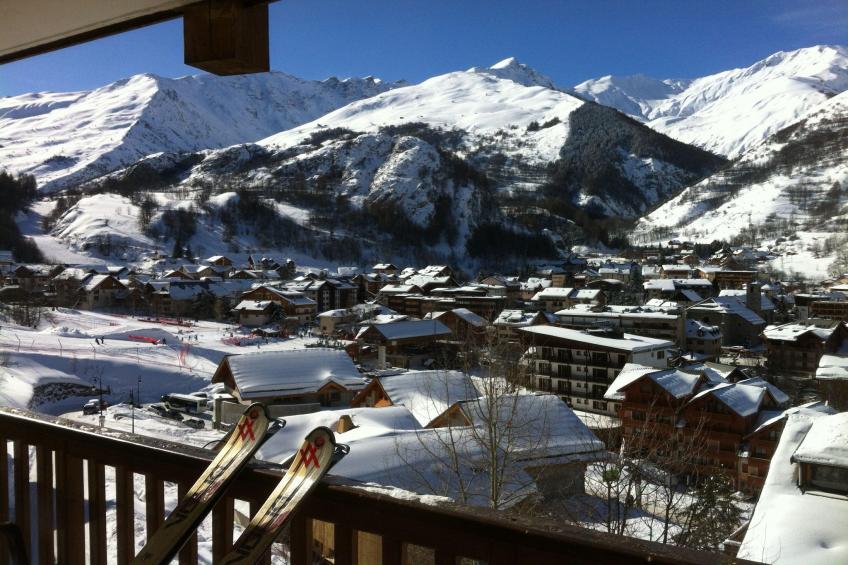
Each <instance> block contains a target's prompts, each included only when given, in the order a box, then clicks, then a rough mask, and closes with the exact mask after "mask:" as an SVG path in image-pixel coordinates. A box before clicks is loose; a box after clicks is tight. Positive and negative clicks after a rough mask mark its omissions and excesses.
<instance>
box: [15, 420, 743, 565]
mask: <svg viewBox="0 0 848 565" xmlns="http://www.w3.org/2000/svg"><path fill="white" fill-rule="evenodd" d="M282 433H285V432H282ZM9 443H11V444H12V449H11V451H12V457H13V459H14V461H13V464H12V469H13V471H12V473H8V472H7V469H8V468H9V463H10V461H9V457H10V453H9ZM32 454H34V456H35V465H34V471H35V473H34V474H35V476H36V478H35V480H34V481H32V480H31V479H30V476H31V471H30V458H31V456H32ZM212 456H213V453H212V452H211V451H208V450H204V449H198V448H193V447H186V446H185V445H179V444H175V443H171V442H167V441H162V440H157V439H153V438H148V437H142V436H136V435H132V434H127V433H123V432H119V431H115V430H108V429H106V430H101V429H98V428H96V427H93V426H90V425H86V424H80V423H75V422H71V421H68V420H63V419H60V418H54V417H50V416H43V415H38V414H35V413H33V412H29V411H25V410H17V409H10V408H0V522H3V521H5V520H7V519H8V520H11V521H12V522H14V523H16V524H17V525H18V526H19V528H20V529H21V531H22V532H23V537H24V542H25V547H26V551H27V552H28V554H29V555H30V557H31V558H36V559H33V562H38V563H54V562H58V563H69V564H77V563H86V562H91V563H98V564H99V563H107V562H117V563H127V562H129V560H130V559H132V557H133V554H134V552H135V536H136V525H135V520H136V514H135V508H134V506H135V498H136V496H137V493H136V492H134V490H135V489H134V484H135V478H136V475H142V476H143V477H144V485H145V488H144V496H143V497H141V498H142V499H143V506H144V508H145V524H144V525H145V528H144V531H145V532H146V536H149V535H150V534H151V533H152V532H153V531H155V530H156V529H157V528H158V527H159V526H160V525H161V523H162V521H163V519H164V508H165V500H164V498H165V482H166V481H168V482H171V483H176V484H177V485H178V490H179V491H181V492H184V491H185V490H186V488H187V487H188V486H190V485H191V484H192V483H193V482H194V480H195V479H196V478H197V476H198V475H199V474H200V472H201V471H202V469H203V468H204V467H205V466H206V464H207V463H208V461H209V460H210V459H211V458H212ZM112 468H113V469H114V476H115V495H114V502H113V501H112V500H107V490H106V477H107V476H111V473H112ZM107 470H108V473H109V474H110V475H107ZM10 475H11V476H10ZM279 477H280V472H279V471H277V470H274V469H272V468H269V466H268V465H264V464H262V463H261V462H257V463H255V464H251V465H250V466H248V467H247V468H246V469H245V470H244V471H243V472H242V473H241V475H240V476H239V477H238V478H237V480H236V481H235V484H234V485H233V487H232V488H231V490H230V491H229V492H228V494H227V496H226V497H225V498H224V499H222V500H221V501H220V502H219V503H218V504H217V506H216V507H215V508H214V510H213V512H212V518H211V520H212V528H211V532H212V543H211V553H212V556H213V561H216V560H218V559H219V558H220V557H221V556H223V555H224V554H226V552H227V551H228V550H229V549H230V548H231V545H232V541H233V526H234V511H233V507H234V501H235V500H244V501H248V502H249V503H250V508H251V511H254V510H256V509H257V508H258V504H260V503H261V502H262V501H263V500H264V498H265V496H266V495H267V494H268V493H269V492H270V491H271V489H272V488H273V486H274V485H275V484H276V483H277V481H278V480H279ZM10 479H11V483H13V485H14V486H13V489H12V492H13V497H14V499H13V500H10V498H9V496H8V494H7V493H9V492H10V491H9V487H10V486H11V485H10ZM54 485H55V486H54ZM32 491H34V492H35V496H34V497H33V498H31V497H30V496H29V493H30V492H32ZM32 501H34V502H32ZM11 502H13V503H14V504H13V508H14V511H13V512H12V515H11V516H10V515H9V514H10V508H11V507H12V505H10V503H11ZM113 506H114V509H115V512H116V524H115V527H116V529H117V532H116V533H117V535H116V538H117V551H116V554H114V555H107V549H108V546H107V523H106V516H107V507H109V508H111V507H113ZM54 508H55V511H54ZM31 524H33V525H35V527H31ZM86 532H87V533H88V535H86ZM54 534H55V539H54ZM287 539H288V542H287V543H288V546H287V547H288V555H289V556H290V560H291V563H294V564H296V565H299V564H311V563H314V562H321V559H322V558H323V559H324V561H323V562H330V563H335V564H336V565H347V564H353V563H358V564H360V565H370V564H372V563H374V564H377V563H383V564H391V565H396V564H398V565H399V564H401V563H410V560H411V556H412V555H413V554H414V555H415V557H416V558H415V563H416V564H418V563H426V562H429V563H433V564H434V565H443V564H448V563H450V564H454V565H456V564H457V563H459V562H460V558H466V559H470V560H472V561H470V562H471V563H475V562H476V563H488V564H492V565H496V564H507V563H534V564H546V563H551V564H553V563H572V564H580V563H617V564H618V563H625V564H626V563H646V562H649V561H650V562H652V563H691V564H696V563H697V564H706V563H726V562H727V561H726V559H727V557H726V556H722V555H719V554H713V553H703V552H696V551H690V550H686V549H682V548H678V547H672V546H664V545H660V544H655V543H650V542H645V541H640V540H635V539H631V538H625V537H620V536H614V535H610V534H604V533H599V532H595V531H591V530H586V529H582V528H578V527H575V526H570V525H564V524H560V523H557V522H552V521H545V520H538V519H533V520H530V519H526V518H522V517H518V516H512V515H504V514H503V513H497V512H494V511H490V510H486V509H479V508H468V507H462V506H459V505H447V506H432V505H425V504H421V503H419V502H416V501H409V500H400V499H396V498H391V497H387V496H384V495H380V494H375V493H372V492H368V491H365V490H363V489H360V488H356V487H355V486H351V485H349V484H343V483H341V482H340V480H339V479H334V478H332V477H328V479H327V480H326V481H325V482H324V483H322V484H321V485H319V487H318V488H317V489H316V490H315V492H314V494H313V495H311V496H310V497H309V499H308V500H307V502H306V503H305V504H304V505H303V507H302V509H301V510H299V511H298V513H297V515H296V516H295V517H294V519H293V522H292V526H291V530H290V532H289V535H288V536H287ZM414 546H421V547H419V548H415V547H414ZM422 547H423V548H428V549H426V550H422V549H421V548H422ZM0 549H2V548H0ZM318 550H320V553H318ZM422 551H423V553H422ZM422 555H424V556H425V558H424V560H423V561H422V560H421V556H422ZM197 559H198V547H197V538H196V537H195V538H193V539H192V540H191V541H189V543H188V544H187V545H186V547H185V548H184V549H183V551H182V552H181V553H180V555H179V562H180V563H195V562H197ZM0 562H6V556H5V555H2V554H0ZM463 563H469V561H467V560H466V561H463Z"/></svg>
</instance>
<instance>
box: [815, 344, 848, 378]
mask: <svg viewBox="0 0 848 565" xmlns="http://www.w3.org/2000/svg"><path fill="white" fill-rule="evenodd" d="M816 378H817V379H823V380H828V379H848V339H846V340H844V341H843V342H842V343H841V344H840V346H839V348H838V349H837V350H836V351H835V352H833V353H826V354H824V355H822V357H821V359H819V366H818V368H817V369H816Z"/></svg>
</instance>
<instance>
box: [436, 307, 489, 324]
mask: <svg viewBox="0 0 848 565" xmlns="http://www.w3.org/2000/svg"><path fill="white" fill-rule="evenodd" d="M451 312H453V313H454V314H455V315H456V316H457V317H459V318H461V319H463V320H465V321H466V322H468V323H469V324H471V325H472V326H476V327H478V328H484V327H486V326H487V325H488V324H489V323H488V322H487V321H486V318H484V317H482V316H479V315H477V314H475V313H474V312H472V311H471V310H469V309H468V308H454V309H453V310H451ZM443 314H444V312H443ZM433 318H435V319H436V320H438V319H439V316H433Z"/></svg>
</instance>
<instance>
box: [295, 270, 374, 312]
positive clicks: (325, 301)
mask: <svg viewBox="0 0 848 565" xmlns="http://www.w3.org/2000/svg"><path fill="white" fill-rule="evenodd" d="M285 288H286V290H291V291H296V292H301V293H303V294H304V295H306V296H307V297H308V298H310V299H311V300H314V301H315V303H316V306H317V310H318V312H326V311H327V310H335V309H339V308H350V307H351V306H355V305H356V304H357V303H358V293H359V287H358V286H357V285H355V284H352V283H350V282H348V281H345V280H341V279H332V278H326V279H313V278H309V277H298V278H297V279H295V280H294V282H290V283H288V284H286V285H285Z"/></svg>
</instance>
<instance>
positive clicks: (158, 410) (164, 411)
mask: <svg viewBox="0 0 848 565" xmlns="http://www.w3.org/2000/svg"><path fill="white" fill-rule="evenodd" d="M147 409H148V410H150V411H151V412H153V413H154V414H156V415H157V416H161V417H162V418H168V419H169V420H176V421H177V422H182V421H183V415H182V414H180V413H179V412H177V411H176V410H172V409H170V408H168V407H167V406H165V404H163V403H161V402H157V403H155V404H151V405H150V406H148V407H147Z"/></svg>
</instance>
